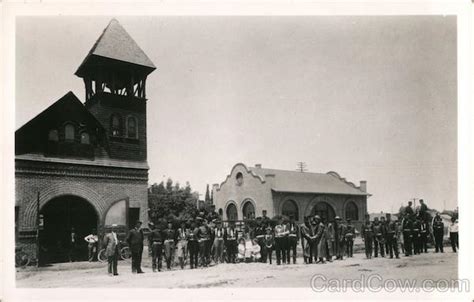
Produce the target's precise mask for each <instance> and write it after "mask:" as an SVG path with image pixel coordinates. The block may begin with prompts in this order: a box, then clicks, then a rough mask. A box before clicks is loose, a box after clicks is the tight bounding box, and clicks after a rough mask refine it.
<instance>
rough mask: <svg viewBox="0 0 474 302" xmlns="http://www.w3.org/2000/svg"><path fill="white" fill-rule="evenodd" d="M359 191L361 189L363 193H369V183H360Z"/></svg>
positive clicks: (363, 181)
mask: <svg viewBox="0 0 474 302" xmlns="http://www.w3.org/2000/svg"><path fill="white" fill-rule="evenodd" d="M359 189H360V190H361V191H362V192H365V193H367V181H365V180H361V181H360V185H359Z"/></svg>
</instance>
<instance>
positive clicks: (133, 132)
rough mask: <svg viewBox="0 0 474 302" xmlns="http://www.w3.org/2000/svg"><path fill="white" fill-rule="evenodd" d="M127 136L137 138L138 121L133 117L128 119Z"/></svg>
mask: <svg viewBox="0 0 474 302" xmlns="http://www.w3.org/2000/svg"><path fill="white" fill-rule="evenodd" d="M127 136H128V137H130V138H137V137H138V135H137V119H136V118H135V117H133V116H129V117H128V118H127Z"/></svg>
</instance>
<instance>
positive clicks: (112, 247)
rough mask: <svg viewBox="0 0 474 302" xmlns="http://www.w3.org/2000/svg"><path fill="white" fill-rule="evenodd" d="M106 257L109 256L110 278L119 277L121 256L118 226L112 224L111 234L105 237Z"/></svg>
mask: <svg viewBox="0 0 474 302" xmlns="http://www.w3.org/2000/svg"><path fill="white" fill-rule="evenodd" d="M104 246H105V255H106V256H107V262H108V265H107V268H108V272H109V276H117V275H118V272H117V260H118V255H119V250H118V238H117V225H116V224H112V228H111V230H110V233H108V234H107V235H105V237H104Z"/></svg>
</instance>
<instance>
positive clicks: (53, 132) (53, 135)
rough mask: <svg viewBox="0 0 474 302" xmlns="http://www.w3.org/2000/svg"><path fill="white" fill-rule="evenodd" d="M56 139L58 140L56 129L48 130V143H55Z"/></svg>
mask: <svg viewBox="0 0 474 302" xmlns="http://www.w3.org/2000/svg"><path fill="white" fill-rule="evenodd" d="M58 139H59V136H58V130H56V129H51V130H49V132H48V141H50V142H57V141H58Z"/></svg>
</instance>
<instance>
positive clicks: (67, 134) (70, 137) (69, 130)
mask: <svg viewBox="0 0 474 302" xmlns="http://www.w3.org/2000/svg"><path fill="white" fill-rule="evenodd" d="M75 135H76V134H75V129H74V125H72V124H67V125H66V126H65V127H64V138H65V139H66V140H67V141H74V138H75Z"/></svg>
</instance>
